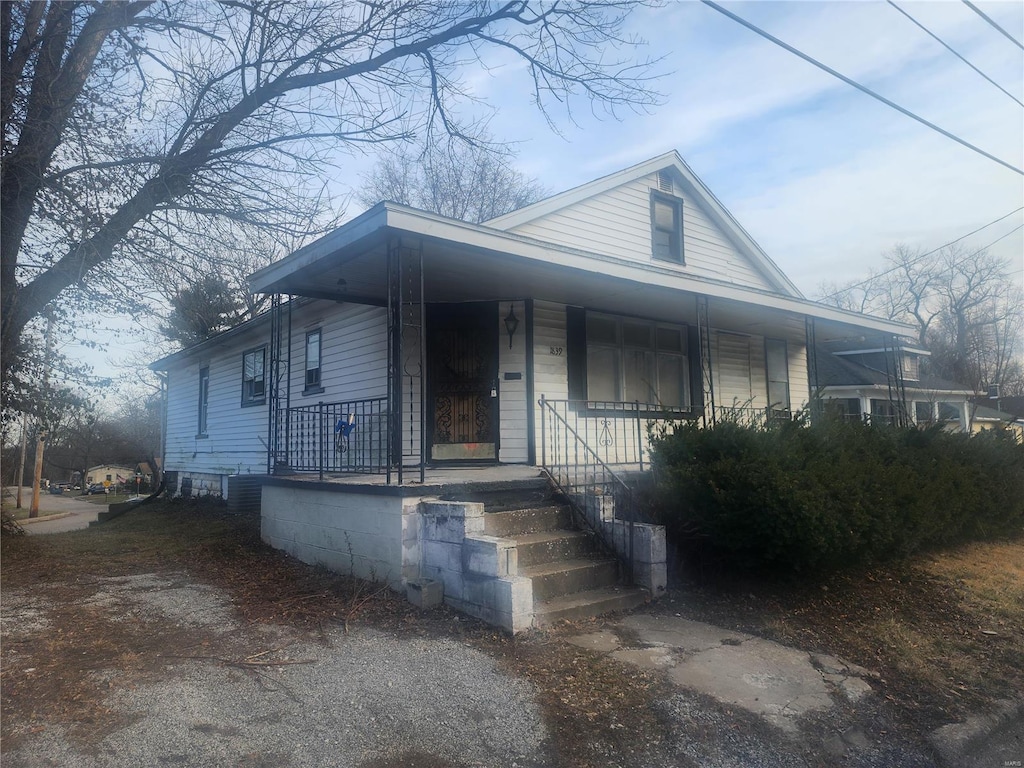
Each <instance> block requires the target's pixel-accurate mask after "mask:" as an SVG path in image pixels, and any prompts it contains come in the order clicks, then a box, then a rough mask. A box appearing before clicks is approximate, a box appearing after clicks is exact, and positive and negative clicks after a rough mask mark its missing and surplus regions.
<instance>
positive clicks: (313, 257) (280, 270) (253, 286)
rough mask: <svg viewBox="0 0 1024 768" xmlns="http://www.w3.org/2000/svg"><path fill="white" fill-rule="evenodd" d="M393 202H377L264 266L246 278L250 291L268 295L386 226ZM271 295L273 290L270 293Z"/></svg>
mask: <svg viewBox="0 0 1024 768" xmlns="http://www.w3.org/2000/svg"><path fill="white" fill-rule="evenodd" d="M390 205H392V203H378V204H377V205H375V206H374V207H373V208H370V209H369V210H367V211H364V212H363V213H361V214H359V216H357V217H356V218H354V219H352V221H350V222H347V223H346V224H343V225H341V226H340V227H338V228H337V229H336V230H334V231H333V232H330V233H328V234H326V235H324V236H323V237H321V238H320V239H318V240H315V241H313V242H312V243H310V244H309V245H305V246H303V247H302V248H299V250H297V251H295V252H294V253H292V254H290V255H288V256H286V257H285V258H283V259H281V260H280V261H275V262H274V263H273V264H271V265H269V266H266V267H264V268H263V269H261V270H259V271H258V272H254V273H253V274H252V275H250V276H249V290H250V291H252V292H253V293H267V292H268V291H267V288H268V287H269V286H271V285H273V284H274V283H275V282H277V281H278V280H281V279H282V278H285V277H287V276H288V275H290V274H291V273H293V272H296V271H298V270H300V269H302V268H303V267H307V266H309V265H310V264H314V263H316V262H317V261H319V260H320V259H322V258H324V257H325V256H330V255H331V254H332V253H336V252H337V251H340V250H341V249H343V248H345V247H346V246H348V245H351V244H352V243H354V242H356V241H358V240H361V239H362V238H364V237H366V236H367V235H369V234H371V233H373V232H375V231H376V230H378V229H381V228H382V227H384V226H386V225H387V216H388V207H389V206H390ZM269 292H270V293H272V292H273V291H269Z"/></svg>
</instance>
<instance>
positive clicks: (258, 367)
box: [242, 347, 267, 406]
mask: <svg viewBox="0 0 1024 768" xmlns="http://www.w3.org/2000/svg"><path fill="white" fill-rule="evenodd" d="M266 364H267V348H266V347H259V348H258V349H251V350H249V351H248V352H246V353H245V354H244V355H242V405H243V406H246V405H260V404H262V403H264V402H266V399H267V375H266Z"/></svg>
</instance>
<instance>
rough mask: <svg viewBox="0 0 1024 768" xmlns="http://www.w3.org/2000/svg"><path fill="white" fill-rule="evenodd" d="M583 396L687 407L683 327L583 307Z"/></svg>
mask: <svg viewBox="0 0 1024 768" xmlns="http://www.w3.org/2000/svg"><path fill="white" fill-rule="evenodd" d="M586 338H587V381H586V387H587V400H589V401H600V402H633V401H638V402H640V403H652V404H656V405H660V406H662V407H666V408H688V407H689V406H690V391H689V364H688V360H687V334H686V328H685V327H682V326H676V325H667V324H664V323H654V322H650V321H646V320H636V319H633V318H623V317H616V316H613V315H604V314H598V313H596V312H587V319H586Z"/></svg>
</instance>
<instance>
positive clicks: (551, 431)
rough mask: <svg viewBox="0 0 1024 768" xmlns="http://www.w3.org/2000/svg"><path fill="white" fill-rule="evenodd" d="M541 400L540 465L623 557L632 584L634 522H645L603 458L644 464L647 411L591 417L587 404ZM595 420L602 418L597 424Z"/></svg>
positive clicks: (591, 526)
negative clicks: (643, 416) (574, 406)
mask: <svg viewBox="0 0 1024 768" xmlns="http://www.w3.org/2000/svg"><path fill="white" fill-rule="evenodd" d="M539 402H540V413H539V415H540V430H541V437H540V442H541V466H542V467H543V468H544V469H545V471H547V473H548V474H549V475H550V477H551V479H552V481H553V482H554V483H555V486H556V487H557V488H558V490H559V491H560V492H561V493H562V494H563V495H564V496H565V497H566V498H567V499H568V501H569V503H570V506H571V507H572V510H573V514H574V516H575V517H576V518H577V519H578V520H580V521H581V522H582V523H583V525H584V527H585V528H587V529H588V530H591V531H593V532H594V533H596V534H597V536H598V537H599V538H600V539H601V541H602V542H603V543H604V545H605V546H606V547H607V548H608V549H609V550H610V551H611V552H614V553H615V554H616V555H617V556H618V558H619V560H620V562H621V563H622V565H623V568H624V571H625V574H626V579H627V581H628V582H629V583H633V581H634V576H635V572H634V538H635V525H636V523H637V522H640V521H639V520H638V514H637V506H636V499H635V494H634V492H633V489H632V488H631V487H630V486H629V485H628V484H627V483H626V482H625V480H623V479H622V477H621V476H620V475H619V474H617V473H616V472H615V471H614V470H613V469H612V467H611V466H609V462H608V461H606V460H605V458H603V456H604V457H608V458H609V459H611V460H612V461H615V462H616V463H618V464H627V465H636V466H639V467H641V468H642V466H643V454H644V451H645V445H646V443H645V442H644V439H643V438H644V434H643V432H642V419H641V418H640V414H641V413H642V411H641V410H640V409H639V408H635V409H634V412H633V413H630V414H629V415H628V416H627V415H623V416H621V417H619V418H611V416H610V415H609V414H604V415H603V416H601V417H592V416H587V415H586V412H585V409H584V408H581V409H580V410H577V411H574V410H573V409H572V408H571V405H572V402H573V401H565V400H547V399H545V398H544V397H543V396H542V397H541V398H540V401H539ZM593 404H594V403H592V402H591V403H589V405H593ZM602 405H604V406H612V405H614V406H622V405H636V404H635V403H634V404H628V403H602ZM616 410H617V411H621V410H622V409H619V408H617V409H616ZM595 418H596V419H597V422H596V423H592V422H593V421H594V419H595ZM595 438H596V440H595ZM627 438H628V439H627ZM592 440H595V444H596V446H597V447H595V444H592V443H591V441H592ZM598 449H600V453H599V450H598Z"/></svg>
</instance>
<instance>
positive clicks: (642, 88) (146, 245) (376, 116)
mask: <svg viewBox="0 0 1024 768" xmlns="http://www.w3.org/2000/svg"><path fill="white" fill-rule="evenodd" d="M644 4H647V0H604V1H603V2H600V3H596V2H586V1H585V0H573V1H567V2H557V3H554V2H531V1H530V0H496V1H491V0H472V1H470V2H466V0H407V1H406V2H401V3H397V2H396V3H391V2H355V1H354V0H352V1H350V2H342V1H340V0H335V1H333V2H326V0H325V1H323V2H316V1H315V0H302V1H299V0H231V2H227V1H225V2H222V3H219V4H211V3H207V2H199V0H167V1H166V2H163V3H155V2H152V0H137V1H134V2H132V1H129V0H106V2H85V1H84V0H82V1H81V2H74V1H70V2H56V1H54V2H42V1H40V2H28V1H27V0H23V1H22V2H4V3H0V22H2V35H0V36H2V43H3V58H2V78H0V79H2V87H0V107H2V115H3V117H2V122H3V168H2V178H0V217H2V221H0V226H2V228H3V233H4V237H3V241H2V243H0V304H2V346H3V362H2V370H3V373H4V374H5V375H6V374H7V372H8V371H10V370H12V369H13V367H14V366H15V364H16V362H17V360H18V358H19V355H20V354H21V351H22V350H21V349H20V345H21V343H22V342H23V341H24V332H25V331H26V329H27V328H28V327H29V324H30V323H32V322H33V320H34V319H35V318H37V317H38V316H39V315H40V313H41V312H42V311H43V309H44V308H45V307H47V306H48V305H51V304H55V303H60V302H70V303H73V304H75V305H77V306H87V305H88V302H91V301H99V300H103V299H110V298H114V299H116V300H117V301H119V302H123V303H125V304H127V305H130V304H131V301H132V298H131V296H125V295H124V293H123V292H121V293H120V295H119V296H115V295H114V294H116V293H117V286H118V282H119V281H118V280H117V277H118V272H119V271H120V270H121V269H123V268H125V267H124V266H123V265H124V264H126V263H128V262H131V261H135V262H138V263H145V261H146V259H148V258H159V257H160V256H161V254H162V253H163V251H162V249H161V248H160V244H166V243H171V244H174V243H178V242H180V241H181V240H183V239H186V238H187V237H188V236H190V235H197V236H201V235H203V234H204V233H205V232H206V231H207V230H208V222H209V220H210V219H211V218H214V219H217V218H219V219H229V220H231V221H233V222H236V223H238V224H239V225H251V226H258V227H261V228H264V229H268V230H272V231H276V232H283V233H291V234H293V235H295V236H297V237H308V236H310V235H311V234H315V233H316V232H317V231H319V230H322V229H323V228H325V227H328V226H331V225H332V224H333V223H334V221H335V217H336V211H334V210H333V207H332V201H331V200H330V198H329V196H328V195H326V194H325V193H324V182H323V179H324V178H326V176H327V175H328V174H327V170H328V169H330V168H332V167H334V165H335V164H336V163H337V161H338V157H339V156H338V153H337V150H338V149H339V148H349V149H352V148H358V147H359V146H360V145H362V144H365V143H367V142H381V141H387V140H392V139H395V138H402V137H407V136H410V135H412V134H413V133H414V132H416V131H425V132H429V130H430V129H431V128H436V129H439V130H443V131H445V132H447V133H449V134H451V135H456V136H458V135H461V134H463V133H466V131H465V130H464V128H463V124H462V122H461V121H460V118H459V114H460V113H459V109H458V108H459V105H460V104H461V103H462V102H463V101H465V100H466V99H467V98H468V96H467V93H466V91H465V90H464V88H463V86H462V83H461V81H460V72H462V71H465V70H464V67H465V66H466V65H467V64H470V63H472V62H480V61H481V58H482V57H484V56H485V55H486V54H487V51H489V50H494V51H500V52H502V53H503V55H513V56H515V57H517V58H518V59H519V60H520V61H522V62H523V64H524V65H525V70H526V72H527V73H528V76H529V77H530V78H531V83H532V88H533V96H534V100H535V101H536V103H537V104H538V105H539V106H540V108H541V109H542V110H545V109H546V107H547V106H548V105H556V106H558V107H559V108H563V107H566V106H567V105H571V104H573V103H575V100H576V99H578V98H585V99H589V100H591V101H592V102H594V103H595V104H596V105H598V106H603V107H605V108H607V109H608V110H609V111H610V112H612V113H614V111H615V110H616V108H618V107H621V106H629V107H633V108H638V107H646V106H648V105H652V104H654V103H655V102H656V101H657V97H656V95H655V94H654V93H652V91H650V90H649V89H648V87H647V84H646V77H647V74H646V73H647V72H648V68H647V62H637V61H636V60H635V59H633V58H632V54H631V53H630V54H627V53H625V50H626V49H628V48H629V46H632V45H633V44H634V43H635V41H633V40H630V39H627V38H626V37H625V36H624V35H623V28H624V22H625V20H626V18H627V17H628V15H629V13H630V12H631V11H632V10H633V9H634V8H635V7H636V6H638V5H644ZM617 50H618V51H623V53H621V54H617V53H616V51H617ZM545 114H548V113H547V112H545ZM549 118H550V119H552V120H553V116H550V115H549ZM310 222H313V226H312V227H310ZM118 306H119V305H118ZM5 379H6V376H5Z"/></svg>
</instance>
